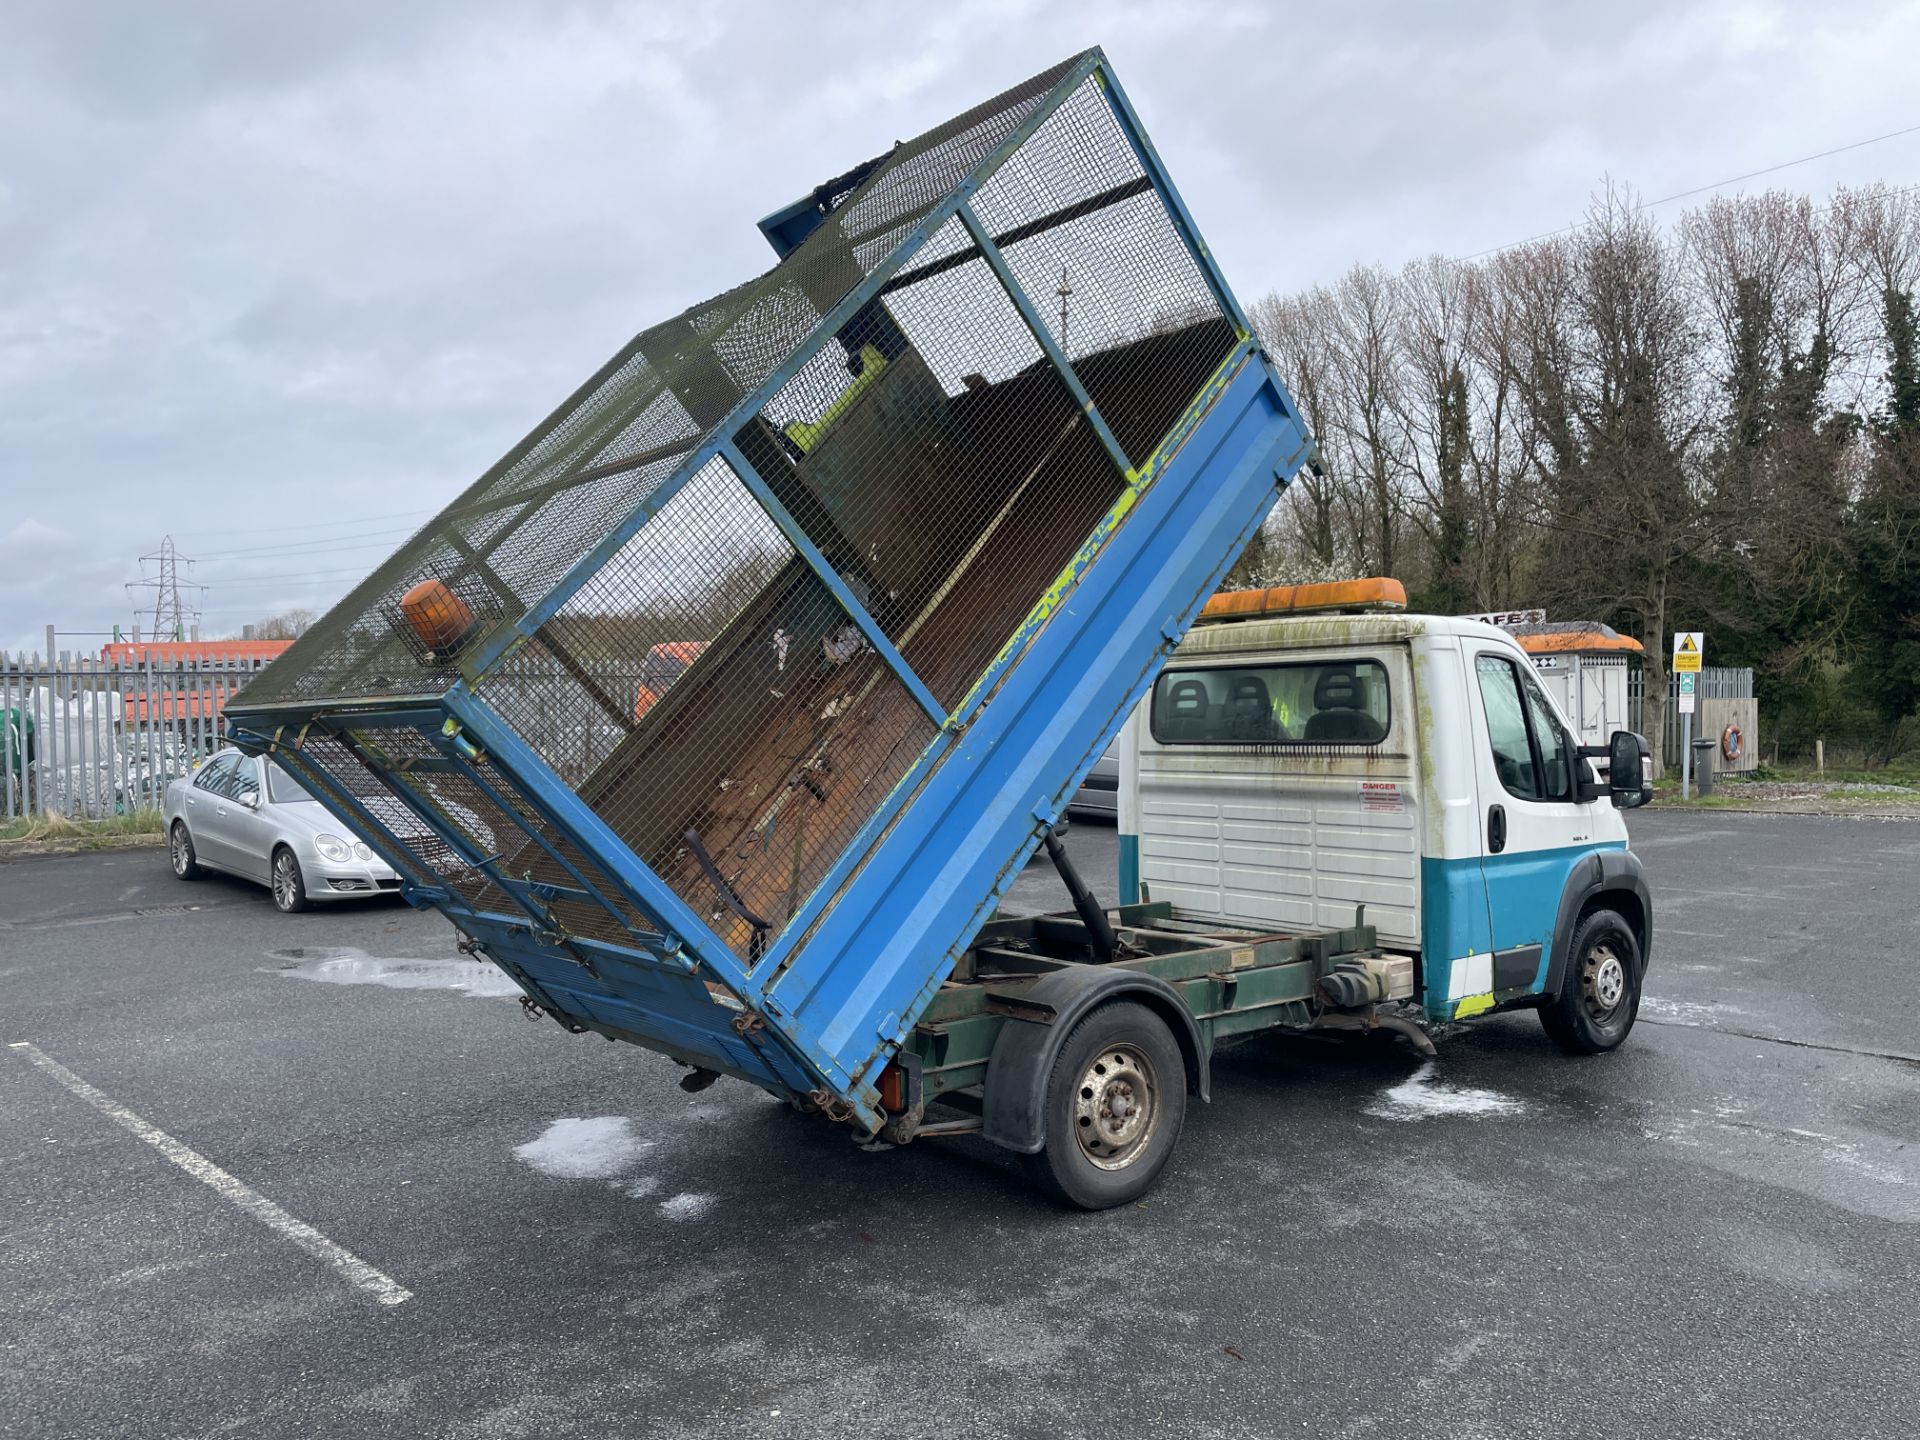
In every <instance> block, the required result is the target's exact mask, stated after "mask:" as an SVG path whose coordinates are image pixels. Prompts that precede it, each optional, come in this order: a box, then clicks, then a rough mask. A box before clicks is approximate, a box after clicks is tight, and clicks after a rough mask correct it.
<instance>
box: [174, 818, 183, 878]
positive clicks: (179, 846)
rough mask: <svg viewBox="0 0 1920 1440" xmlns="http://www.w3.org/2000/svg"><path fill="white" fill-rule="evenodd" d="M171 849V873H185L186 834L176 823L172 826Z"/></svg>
mask: <svg viewBox="0 0 1920 1440" xmlns="http://www.w3.org/2000/svg"><path fill="white" fill-rule="evenodd" d="M172 849H173V873H174V874H176V875H184V874H186V873H187V835H186V832H185V831H184V830H182V829H180V827H179V826H177V825H176V826H175V827H174V830H173V841H172Z"/></svg>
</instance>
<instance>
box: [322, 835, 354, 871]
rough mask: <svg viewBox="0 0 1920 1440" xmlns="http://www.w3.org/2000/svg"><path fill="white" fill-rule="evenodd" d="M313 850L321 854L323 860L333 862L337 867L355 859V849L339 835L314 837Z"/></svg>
mask: <svg viewBox="0 0 1920 1440" xmlns="http://www.w3.org/2000/svg"><path fill="white" fill-rule="evenodd" d="M313 848H314V849H316V850H318V851H319V852H320V854H321V856H322V858H324V859H327V860H331V861H333V862H334V863H335V864H336V865H339V864H344V863H345V862H347V861H348V860H351V859H352V858H353V847H352V846H351V845H349V844H347V842H346V841H344V840H342V839H341V838H340V837H339V836H338V835H316V836H314V837H313Z"/></svg>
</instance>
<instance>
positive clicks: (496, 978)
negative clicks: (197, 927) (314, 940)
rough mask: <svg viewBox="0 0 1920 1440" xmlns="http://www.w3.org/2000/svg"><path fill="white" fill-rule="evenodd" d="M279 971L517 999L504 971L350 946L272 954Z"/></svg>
mask: <svg viewBox="0 0 1920 1440" xmlns="http://www.w3.org/2000/svg"><path fill="white" fill-rule="evenodd" d="M272 958H274V959H275V960H279V961H282V962H284V963H282V964H281V965H280V966H279V967H278V968H277V972H276V973H278V974H281V975H287V976H291V977H292V978H293V979H295V980H318V981H319V982H321V983H322V984H324V985H384V986H386V987H387V988H388V989H390V990H457V991H460V992H461V993H463V994H466V995H477V996H494V995H518V994H519V993H520V987H519V986H518V985H516V984H514V983H513V980H512V978H511V977H510V976H508V975H507V973H506V972H505V971H504V970H501V969H500V968H499V967H498V966H495V965H489V964H485V963H483V962H478V961H473V960H464V959H449V960H405V959H399V960H396V959H388V958H386V957H383V956H378V955H369V954H367V952H366V951H364V950H357V949H355V948H353V947H352V946H349V945H341V946H319V947H315V946H305V947H299V948H295V949H292V950H275V951H273V952H272Z"/></svg>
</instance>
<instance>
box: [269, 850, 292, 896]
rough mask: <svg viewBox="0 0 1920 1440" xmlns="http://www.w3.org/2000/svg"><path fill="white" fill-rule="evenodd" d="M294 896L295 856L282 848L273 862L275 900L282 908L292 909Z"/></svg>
mask: <svg viewBox="0 0 1920 1440" xmlns="http://www.w3.org/2000/svg"><path fill="white" fill-rule="evenodd" d="M293 896H294V878H293V856H291V855H289V854H288V853H287V852H286V851H284V850H282V851H281V852H280V854H279V855H278V856H276V857H275V859H274V862H273V900H274V903H275V904H276V905H278V906H279V907H280V908H281V909H282V910H291V909H292V908H293Z"/></svg>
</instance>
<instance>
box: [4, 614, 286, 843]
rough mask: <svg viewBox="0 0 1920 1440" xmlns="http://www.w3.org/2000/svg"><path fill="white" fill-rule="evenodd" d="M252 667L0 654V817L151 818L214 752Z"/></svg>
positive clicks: (259, 665) (246, 660) (233, 661)
mask: <svg viewBox="0 0 1920 1440" xmlns="http://www.w3.org/2000/svg"><path fill="white" fill-rule="evenodd" d="M265 665H266V661H265V660H264V659H262V658H257V657H229V656H220V657H211V656H209V657H199V658H192V659H171V658H169V659H160V658H155V657H153V656H125V657H122V656H113V657H108V658H101V659H95V658H91V657H78V658H76V657H70V656H64V655H63V656H61V657H60V658H59V659H43V658H42V657H40V656H39V655H11V656H10V655H8V654H6V653H5V652H0V782H3V784H0V789H3V790H4V797H3V798H0V814H3V815H4V816H5V818H6V819H8V820H12V819H16V818H19V817H21V816H28V815H63V816H66V817H68V818H70V819H74V820H98V819H104V818H106V817H108V816H112V815H124V814H129V813H132V812H134V811H137V810H143V809H157V808H158V807H159V806H160V804H161V803H162V801H163V799H164V798H165V795H166V789H167V785H168V782H170V781H172V780H176V779H178V778H179V777H180V776H182V775H185V774H188V773H189V772H190V771H191V770H192V769H193V767H194V766H195V765H197V764H198V763H199V762H200V761H201V760H202V759H204V758H205V757H206V756H208V755H211V754H213V753H214V752H215V751H216V750H218V749H219V748H220V747H221V745H222V743H223V741H222V739H221V735H222V731H223V728H224V721H223V719H222V712H223V710H224V707H225V705H226V702H227V700H228V698H229V697H231V696H232V695H233V694H234V693H235V692H236V691H238V690H239V689H240V687H241V686H242V685H244V684H245V683H246V682H247V681H248V680H249V679H251V678H252V677H253V676H254V675H256V674H257V673H259V671H260V670H262V669H264V668H265Z"/></svg>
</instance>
